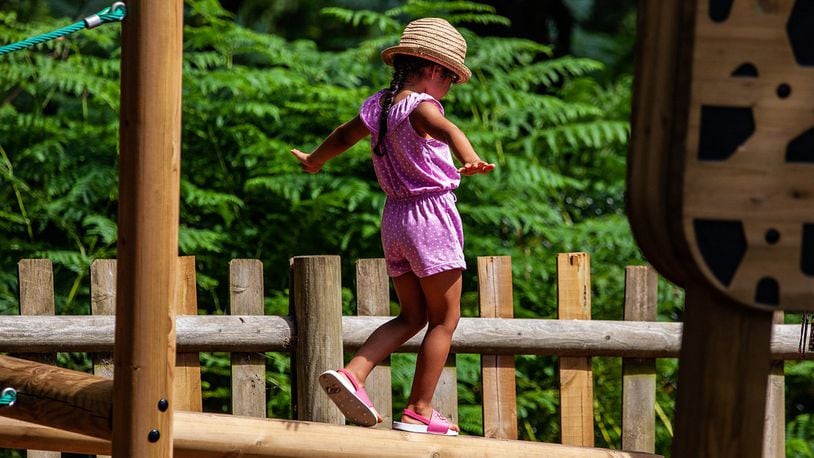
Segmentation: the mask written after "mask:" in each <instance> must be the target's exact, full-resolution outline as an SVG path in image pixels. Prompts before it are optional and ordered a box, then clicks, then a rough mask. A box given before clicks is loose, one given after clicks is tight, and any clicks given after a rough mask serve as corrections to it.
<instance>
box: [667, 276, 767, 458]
mask: <svg viewBox="0 0 814 458" xmlns="http://www.w3.org/2000/svg"><path fill="white" fill-rule="evenodd" d="M685 293H686V299H685V300H686V305H685V309H684V317H683V321H684V333H683V336H682V344H681V357H680V361H679V370H678V393H677V399H676V417H675V425H676V427H675V437H674V439H673V456H674V457H676V458H690V457H693V458H695V457H698V456H704V457H710V458H724V457H732V456H737V457H739V458H753V457H754V458H758V457H760V456H761V453H762V451H763V424H764V417H763V415H764V413H765V411H766V385H767V381H768V374H769V340H770V337H771V327H772V312H766V311H762V310H753V309H750V308H746V307H744V306H742V305H740V304H736V303H733V302H731V300H730V299H728V298H726V297H723V296H721V295H719V294H717V293H715V292H712V291H710V290H708V289H707V288H706V287H702V286H698V285H688V286H687V287H686V288H685Z"/></svg>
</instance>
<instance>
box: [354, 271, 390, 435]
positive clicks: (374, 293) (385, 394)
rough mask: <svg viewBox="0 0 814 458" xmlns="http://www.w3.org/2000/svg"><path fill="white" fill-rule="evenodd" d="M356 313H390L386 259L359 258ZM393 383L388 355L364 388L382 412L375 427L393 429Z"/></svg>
mask: <svg viewBox="0 0 814 458" xmlns="http://www.w3.org/2000/svg"><path fill="white" fill-rule="evenodd" d="M356 313H357V315H359V316H384V317H389V316H390V279H389V278H388V277H387V266H386V265H385V263H384V259H381V258H379V259H359V260H358V261H356ZM343 327H344V324H343ZM392 383H393V380H392V373H391V372H390V357H387V358H385V359H384V360H383V361H382V362H380V363H379V365H378V366H376V367H375V368H373V371H372V372H371V373H370V375H368V376H367V380H366V381H365V391H367V394H368V396H370V400H371V401H373V405H375V406H376V410H378V412H379V415H381V416H382V422H381V423H379V424H377V425H376V426H374V428H378V429H390V428H392V426H393V385H392Z"/></svg>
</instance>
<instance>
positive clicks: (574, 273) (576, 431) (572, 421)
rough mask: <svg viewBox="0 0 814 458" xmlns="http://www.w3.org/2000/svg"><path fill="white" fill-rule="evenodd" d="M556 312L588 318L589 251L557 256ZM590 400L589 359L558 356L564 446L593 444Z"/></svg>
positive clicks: (569, 317) (567, 317)
mask: <svg viewBox="0 0 814 458" xmlns="http://www.w3.org/2000/svg"><path fill="white" fill-rule="evenodd" d="M557 313H558V318H559V319H560V320H589V319H591V261H590V256H589V255H588V253H560V254H558V255H557ZM593 400H594V386H593V371H592V369H591V358H589V357H561V358H560V421H561V423H562V425H561V434H562V443H563V445H579V446H583V447H593V446H594V413H593V412H594V405H593Z"/></svg>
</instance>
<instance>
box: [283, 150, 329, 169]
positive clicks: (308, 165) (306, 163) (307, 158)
mask: <svg viewBox="0 0 814 458" xmlns="http://www.w3.org/2000/svg"><path fill="white" fill-rule="evenodd" d="M291 154H293V155H294V157H296V158H297V160H298V161H300V165H302V170H303V171H305V172H306V173H317V172H319V171H320V170H322V165H323V164H316V163H314V161H313V160H311V155H310V154H307V153H303V152H302V151H300V150H298V149H296V148H294V149H292V150H291Z"/></svg>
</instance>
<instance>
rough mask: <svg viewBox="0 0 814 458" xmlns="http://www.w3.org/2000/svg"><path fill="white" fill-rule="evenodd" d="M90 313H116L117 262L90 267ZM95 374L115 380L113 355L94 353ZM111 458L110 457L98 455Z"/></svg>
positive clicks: (106, 260) (104, 261)
mask: <svg viewBox="0 0 814 458" xmlns="http://www.w3.org/2000/svg"><path fill="white" fill-rule="evenodd" d="M90 311H91V313H92V314H93V315H113V314H114V313H115V312H116V260H115V259H96V260H94V261H93V263H91V265H90ZM91 358H92V360H93V374H94V375H98V376H100V377H104V378H108V379H113V354H112V353H110V352H106V353H94V354H93V355H92V356H91ZM96 457H97V458H109V457H110V455H96Z"/></svg>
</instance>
